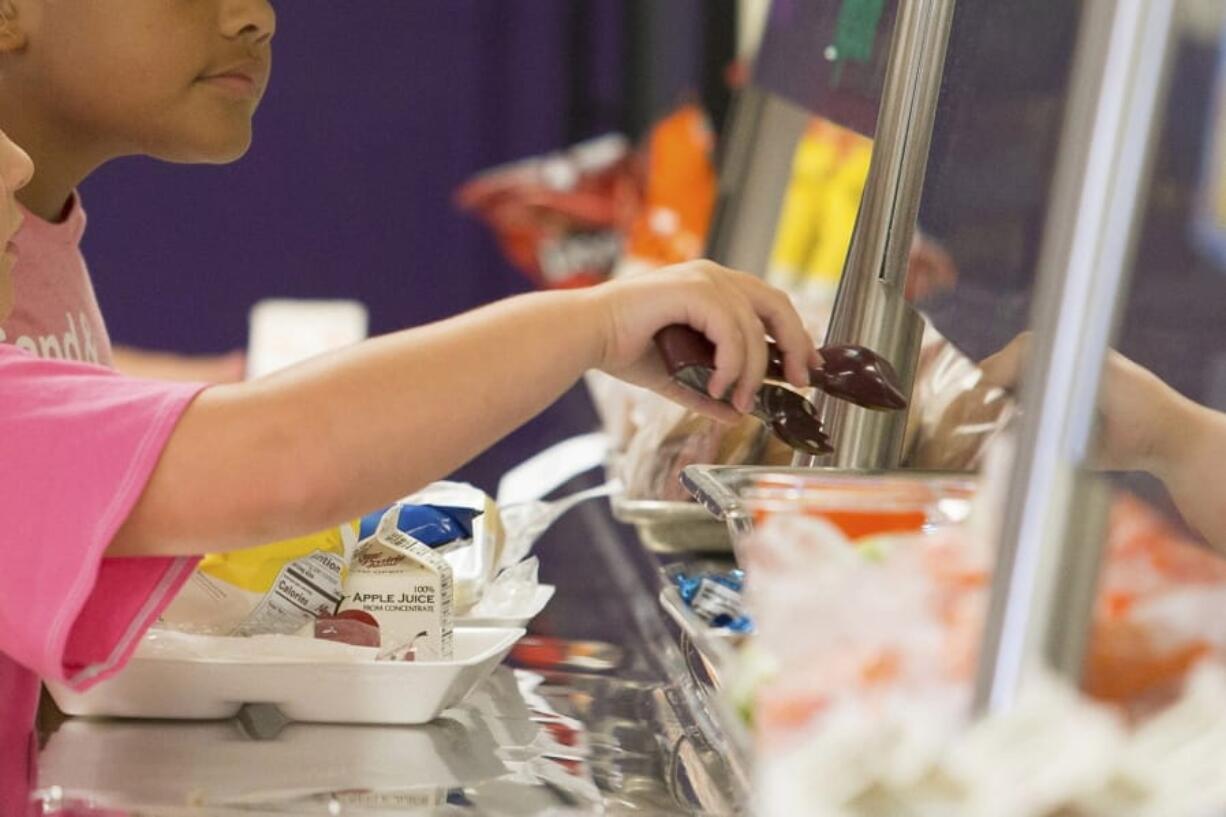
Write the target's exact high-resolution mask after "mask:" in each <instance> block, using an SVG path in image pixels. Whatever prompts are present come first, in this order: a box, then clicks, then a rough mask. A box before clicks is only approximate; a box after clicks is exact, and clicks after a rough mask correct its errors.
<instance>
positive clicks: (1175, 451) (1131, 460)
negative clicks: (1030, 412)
mask: <svg viewBox="0 0 1226 817" xmlns="http://www.w3.org/2000/svg"><path fill="white" fill-rule="evenodd" d="M1029 346H1030V334H1029V333H1025V334H1022V335H1019V336H1018V337H1017V338H1015V339H1014V340H1013V342H1012V343H1010V344H1009V345H1008V346H1006V347H1005V348H1004V349H1002V350H1001V351H1000V352H997V353H996V354H995V355H993V356H991V357H989V358H988V359H986V360H984V361H983V363H982V364H981V367H982V368H983V372H984V380H985V382H988V383H991V384H993V385H998V386H1001V387H1003V388H1013V387H1015V386H1016V385H1017V383H1018V382H1019V380H1020V379H1021V374H1022V369H1023V366H1024V363H1025V360H1026V357H1027V353H1028V350H1029ZM1098 413H1099V424H1098V437H1097V440H1096V442H1095V450H1094V465H1095V466H1096V467H1098V468H1103V469H1110V470H1119V471H1148V472H1150V473H1152V474H1154V475H1155V476H1157V477H1158V478H1160V479H1161V480H1162V481H1163V482H1164V483H1165V484H1166V486H1167V489H1168V490H1169V491H1170V492H1171V496H1172V497H1173V498H1174V500H1175V503H1176V505H1178V506H1179V510H1180V512H1181V513H1183V515H1184V518H1185V519H1186V520H1187V522H1188V523H1189V524H1190V525H1192V527H1194V528H1196V529H1197V530H1198V531H1200V533H1201V534H1202V535H1204V536H1205V537H1206V538H1207V539H1208V540H1209V541H1210V542H1211V543H1213V544H1214V545H1215V546H1216V547H1219V548H1222V549H1226V503H1223V501H1222V491H1221V489H1220V488H1219V487H1218V483H1217V481H1216V480H1217V479H1218V478H1219V477H1218V474H1219V472H1220V469H1221V464H1222V463H1223V462H1226V414H1221V413H1220V412H1217V411H1214V410H1212V409H1209V408H1206V407H1205V406H1202V405H1199V404H1198V403H1195V402H1193V401H1191V400H1189V399H1187V398H1186V397H1184V396H1183V395H1181V394H1180V393H1179V392H1177V391H1175V390H1174V389H1172V388H1171V387H1170V386H1168V385H1167V384H1166V383H1164V382H1162V380H1161V379H1159V378H1158V377H1157V376H1156V375H1154V374H1153V373H1152V372H1150V371H1149V370H1148V369H1145V368H1143V367H1141V366H1138V365H1137V364H1136V363H1133V362H1132V361H1131V360H1129V359H1128V358H1126V357H1124V356H1123V355H1121V354H1119V353H1118V352H1114V351H1113V352H1111V353H1110V354H1109V355H1108V357H1107V362H1106V365H1105V367H1104V369H1103V382H1102V387H1101V389H1100V391H1099V398H1098Z"/></svg>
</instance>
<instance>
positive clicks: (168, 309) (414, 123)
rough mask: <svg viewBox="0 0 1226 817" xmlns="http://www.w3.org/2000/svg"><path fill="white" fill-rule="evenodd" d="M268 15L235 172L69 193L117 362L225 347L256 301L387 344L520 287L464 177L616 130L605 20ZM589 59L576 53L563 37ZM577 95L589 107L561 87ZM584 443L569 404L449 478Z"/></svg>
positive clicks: (596, 14) (324, 8) (396, 4)
mask: <svg viewBox="0 0 1226 817" xmlns="http://www.w3.org/2000/svg"><path fill="white" fill-rule="evenodd" d="M578 8H579V6H578V5H576V4H575V3H573V2H572V0H497V2H493V1H492V0H447V2H416V1H415V2H405V0H362V2H357V3H344V4H336V3H324V2H302V0H297V2H294V3H282V4H279V8H278V11H279V12H280V22H279V31H278V34H277V39H276V42H275V47H274V71H273V81H272V85H271V88H270V90H269V93H268V95H267V97H266V98H265V101H264V104H263V107H262V108H261V110H260V113H259V114H258V116H257V120H256V139H255V144H254V146H253V148H252V150H251V152H250V153H249V154H248V155H247V157H246V158H245V159H243V160H242V161H241V162H238V163H237V164H235V165H232V166H229V167H222V168H214V167H173V166H166V165H160V164H157V163H154V162H151V161H147V160H125V161H121V162H116V163H114V164H112V165H110V166H108V167H106V168H103V169H102V170H101V171H100V172H99V173H98V174H96V176H95V177H93V178H92V179H90V180H89V182H88V183H87V184H86V185H85V186H84V188H83V195H84V200H85V204H86V208H87V210H88V212H89V216H90V226H89V231H88V234H87V238H86V244H85V247H86V253H87V255H88V258H89V260H90V263H91V266H92V270H93V274H94V277H95V281H96V284H97V289H98V292H99V297H100V299H101V301H102V306H103V309H104V311H105V313H106V315H107V318H108V321H109V324H110V327H111V331H112V334H113V335H114V337H115V339H116V340H117V341H118V342H122V343H129V344H136V345H145V346H152V347H161V348H173V349H179V350H183V351H193V352H205V351H221V350H225V349H230V348H235V347H241V346H242V345H243V344H244V343H245V338H246V319H247V310H248V309H249V308H250V306H251V305H252V304H253V303H254V302H255V301H257V300H259V299H260V298H263V297H268V296H290V297H355V298H358V299H360V300H363V301H365V302H366V303H367V304H368V305H369V306H370V309H371V318H372V329H373V330H374V331H376V332H384V331H388V330H392V329H396V328H399V327H403V326H408V325H412V324H417V323H421V322H424V321H428V320H432V319H437V318H440V317H443V316H446V315H450V314H454V313H456V312H458V311H461V310H464V309H466V308H469V307H472V306H474V305H477V304H479V303H483V302H486V301H490V300H493V299H496V298H499V297H502V296H505V295H507V294H509V293H512V292H515V291H518V290H520V289H522V288H523V287H524V283H523V281H522V280H521V279H520V278H519V276H518V275H517V274H516V273H515V272H514V271H513V270H511V269H509V268H508V267H507V265H506V264H504V263H503V262H502V260H501V259H500V257H499V256H498V254H497V252H496V250H495V248H494V245H493V242H492V240H491V239H490V237H489V235H488V234H487V233H486V231H485V230H484V229H483V228H482V227H480V226H479V225H477V224H476V223H475V222H473V221H471V220H470V219H468V218H466V217H464V216H462V215H460V214H459V213H457V212H456V211H455V209H454V208H453V207H452V205H451V203H450V196H451V193H452V190H453V189H454V188H455V186H456V185H457V184H459V183H460V182H461V181H463V180H464V179H465V178H467V177H468V176H469V175H470V174H472V173H473V172H474V171H476V170H478V169H481V168H484V167H488V166H490V165H492V164H495V163H499V162H503V161H507V160H509V159H512V158H517V157H520V156H523V155H528V154H533V153H538V152H542V151H547V150H550V149H554V148H557V147H560V146H562V145H563V144H565V143H566V141H567V140H568V138H570V137H572V136H582V135H586V134H583V133H575V127H574V124H573V119H572V118H571V117H570V114H569V110H568V106H569V105H572V104H574V103H575V102H576V100H582V102H583V105H584V122H585V123H587V124H586V127H587V128H588V129H589V130H590V131H592V132H599V131H601V130H604V129H607V128H610V127H615V126H616V122H617V113H618V110H619V109H618V105H619V104H620V99H619V95H620V94H621V88H620V80H619V77H620V74H619V66H618V61H619V60H620V54H621V47H620V42H621V39H620V38H621V36H622V33H621V31H620V30H619V28H618V25H619V24H620V21H621V19H622V17H621V15H620V13H619V9H620V3H619V2H618V0H589V2H586V3H584V4H582V9H583V11H584V14H583V15H582V16H577V11H576V10H577V9H578ZM583 27H586V28H585V29H584V30H585V32H586V34H585V36H584V37H583V38H582V39H583V40H584V41H586V42H587V43H589V44H595V47H588V48H584V49H582V50H581V52H578V53H577V50H576V49H575V47H574V46H573V43H574V42H575V37H574V32H575V31H576V30H579V29H581V28H583ZM577 72H578V75H579V76H589V75H590V77H591V81H590V83H589V85H590V90H588V91H585V90H584V89H583V88H580V89H578V91H579V92H578V93H576V88H575V87H574V83H575V77H576V75H577ZM593 423H594V420H593V419H592V416H591V414H590V409H589V407H588V406H587V404H586V401H585V399H583V398H582V396H581V395H572V396H571V397H570V398H568V399H567V400H564V401H563V402H562V404H560V406H559V407H558V408H557V409H555V410H554V411H553V412H552V413H551V414H550V415H548V416H547V417H546V418H544V420H543V421H542V422H539V423H537V424H536V425H535V426H533V427H532V428H530V429H528V430H527V431H526V432H524V433H521V434H520V435H518V436H517V437H516V438H513V439H512V441H511V444H510V445H509V446H504V447H502V448H500V449H499V450H498V451H495V452H493V454H492V455H490V456H487V457H486V458H484V459H483V460H482V461H481V462H479V463H477V464H476V466H475V467H474V468H470V469H468V470H467V471H466V472H465V476H467V477H469V478H473V479H476V480H478V481H480V482H482V483H484V484H486V485H490V484H492V481H493V479H494V478H495V477H496V475H497V474H498V473H499V472H500V471H501V470H502V469H503V468H505V467H506V466H507V465H509V464H511V463H512V462H514V461H515V460H516V459H518V458H519V457H520V456H522V455H525V454H527V453H531V451H532V450H534V449H535V448H538V447H539V446H541V445H543V444H544V443H545V442H546V441H548V440H549V439H552V438H557V437H561V436H563V435H565V434H567V433H573V432H575V431H579V430H586V429H587V428H588V427H590V426H591V425H592V424H593Z"/></svg>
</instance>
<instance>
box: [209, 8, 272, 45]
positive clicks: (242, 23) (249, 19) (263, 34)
mask: <svg viewBox="0 0 1226 817" xmlns="http://www.w3.org/2000/svg"><path fill="white" fill-rule="evenodd" d="M221 27H222V33H223V34H225V35H226V36H227V37H249V38H251V39H252V40H253V41H255V42H257V43H264V42H267V41H268V40H271V39H272V35H273V34H274V33H275V32H276V30H277V13H276V11H274V10H273V7H272V3H270V2H269V0H227V2H225V3H224V4H223V9H222V16H221Z"/></svg>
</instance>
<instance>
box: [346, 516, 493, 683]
mask: <svg viewBox="0 0 1226 817" xmlns="http://www.w3.org/2000/svg"><path fill="white" fill-rule="evenodd" d="M454 511H455V509H448V508H435V507H432V506H428V505H419V506H413V505H396V506H393V507H392V508H391V509H389V510H388V512H387V513H386V514H384V515H383V518H382V519H381V520H380V522H379V526H378V528H377V529H376V531H375V533H374V535H373V536H370V537H369V538H367V539H365V540H363V541H362V542H360V543H358V548H357V551H356V552H355V553H354V557H353V563H352V565H351V566H350V568H349V575H348V577H347V579H346V581H345V595H344V599H343V600H342V601H341V605H340V610H342V611H344V610H353V609H357V610H365V611H366V612H368V613H370V614H371V615H372V616H374V618H375V620H376V621H378V622H379V631H380V634H381V639H382V648H383V650H384V651H385V652H386V651H387V650H389V649H395V650H396V651H397V652H399V651H400V649H401V648H402V647H406V646H409V647H411V648H412V649H411V654H412V655H413V656H414V659H415V660H418V661H449V660H451V658H452V623H453V620H454V617H455V598H454V593H455V588H454V580H453V577H452V569H451V565H450V564H448V562H447V559H446V558H444V556H443V554H442V553H441V552H440V551H439V550H436V548H438V547H442V546H446V545H450V544H453V543H455V542H457V541H458V540H462V539H463V537H464V536H469V537H471V522H472V519H471V516H469V517H468V518H465V516H464V515H463V514H457V513H455V512H454Z"/></svg>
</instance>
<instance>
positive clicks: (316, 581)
mask: <svg viewBox="0 0 1226 817" xmlns="http://www.w3.org/2000/svg"><path fill="white" fill-rule="evenodd" d="M357 541H358V525H357V523H356V522H348V523H345V524H343V525H339V526H337V527H336V528H332V529H330V530H326V531H323V532H321V533H317V534H313V535H311V536H303V537H300V538H298V539H289V540H286V541H284V542H275V543H273V544H270V545H263V546H261V547H256V548H249V549H247V550H236V551H233V552H230V553H216V554H210V555H208V556H205V557H204V558H203V559H202V560H201V561H200V565H199V567H198V568H197V569H196V572H195V573H194V574H193V575H192V577H191V579H189V580H188V582H187V583H186V584H185V585H184V587H183V589H182V590H181V591H180V593H179V595H178V596H177V597H176V598H175V600H174V601H173V602H171V604H170V605H169V606H168V607H167V608H166V610H165V612H163V614H162V618H161V622H160V623H161V626H163V627H166V628H169V629H174V630H180V631H183V632H192V633H201V634H208V635H240V636H250V635H264V634H275V633H281V634H289V633H294V632H297V631H298V630H299V629H301V628H302V627H303V625H305V624H307V623H309V622H310V621H311V619H313V618H314V617H315V616H317V615H322V614H327V613H331V612H332V611H333V610H335V609H336V605H337V604H338V603H339V602H340V598H341V584H342V581H343V580H344V576H345V571H346V569H347V566H348V564H349V558H350V556H351V555H352V554H353V551H354V548H355V546H356V545H357Z"/></svg>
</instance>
